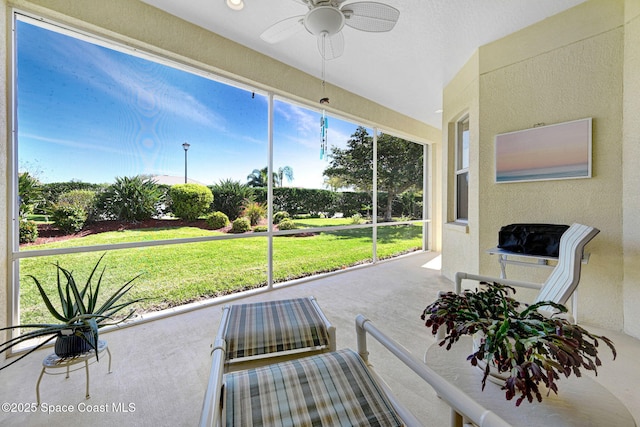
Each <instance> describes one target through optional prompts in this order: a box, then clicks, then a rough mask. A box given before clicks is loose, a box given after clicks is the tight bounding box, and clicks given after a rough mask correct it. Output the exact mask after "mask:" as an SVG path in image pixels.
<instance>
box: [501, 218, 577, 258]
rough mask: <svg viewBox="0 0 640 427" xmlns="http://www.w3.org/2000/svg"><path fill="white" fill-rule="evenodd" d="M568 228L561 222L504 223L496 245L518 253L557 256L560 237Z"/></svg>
mask: <svg viewBox="0 0 640 427" xmlns="http://www.w3.org/2000/svg"><path fill="white" fill-rule="evenodd" d="M568 228H569V226H568V225H562V224H509V225H505V226H504V227H502V228H500V232H499V233H498V247H499V248H500V249H504V250H506V251H510V252H515V253H519V254H527V255H543V256H551V257H557V256H558V250H559V247H560V237H562V234H563V233H564V232H565V231H567V229H568Z"/></svg>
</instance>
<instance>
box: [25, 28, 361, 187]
mask: <svg viewBox="0 0 640 427" xmlns="http://www.w3.org/2000/svg"><path fill="white" fill-rule="evenodd" d="M17 83H18V156H19V157H18V161H19V167H20V170H21V171H24V170H28V171H30V172H32V173H34V174H36V176H38V178H39V179H40V180H41V181H42V182H60V181H69V180H72V179H73V180H80V181H85V182H95V183H104V182H106V183H109V182H113V180H114V178H115V177H117V176H133V175H138V174H150V175H173V176H184V150H183V148H182V144H183V143H184V142H188V143H189V144H190V145H191V147H190V148H189V151H188V172H189V173H188V175H189V178H191V179H195V180H197V181H200V182H202V183H204V184H207V185H209V184H213V183H215V182H219V181H220V180H222V179H228V178H230V179H234V180H238V181H241V182H245V181H246V178H247V175H249V174H250V173H251V172H252V170H253V169H260V168H263V167H265V166H266V165H267V102H268V100H267V98H266V96H263V95H261V94H258V93H256V94H255V95H253V94H252V92H250V91H247V90H244V89H239V88H236V87H233V86H229V85H226V84H222V83H218V82H216V81H214V80H212V79H210V78H205V77H203V76H200V75H196V74H193V73H189V72H187V71H184V70H179V69H177V68H173V67H170V66H167V65H162V64H159V63H157V62H153V61H150V60H148V59H143V58H140V57H137V56H133V55H130V54H126V53H121V52H118V51H115V50H112V49H108V48H105V47H102V46H98V45H96V44H92V43H89V42H87V41H83V40H80V39H77V38H74V37H70V36H67V35H63V34H61V33H57V32H54V31H50V30H48V29H44V28H41V27H39V26H36V25H32V24H30V23H26V22H22V21H19V22H18V64H17ZM356 127H357V125H356V124H353V123H348V122H344V121H342V120H338V119H336V118H333V117H331V118H330V120H329V134H328V143H329V146H331V145H335V146H339V147H344V146H345V144H346V141H347V140H348V139H349V137H350V136H351V135H352V134H353V132H354V131H355V129H356ZM370 133H371V131H370ZM327 164H328V163H327V161H326V160H321V159H320V113H319V112H318V111H312V110H309V109H306V108H302V107H299V106H296V105H293V104H290V103H288V102H285V101H282V100H276V102H275V107H274V160H273V165H274V168H276V169H277V168H278V167H282V166H290V167H291V168H292V169H293V173H294V180H293V182H291V183H287V182H285V185H290V186H296V187H306V188H322V182H323V177H322V171H323V170H324V168H325V167H326V166H327Z"/></svg>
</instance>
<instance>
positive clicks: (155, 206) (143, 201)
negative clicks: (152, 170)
mask: <svg viewBox="0 0 640 427" xmlns="http://www.w3.org/2000/svg"><path fill="white" fill-rule="evenodd" d="M161 203H162V192H161V191H160V190H159V188H158V186H157V185H156V183H155V182H154V181H153V180H152V179H148V178H144V177H142V176H140V175H138V176H134V177H124V178H120V177H118V178H116V181H115V182H114V183H113V184H111V185H110V186H109V187H107V189H106V190H105V191H104V192H103V193H101V194H100V195H99V196H98V202H97V205H98V209H99V211H100V213H101V215H103V216H104V217H105V219H111V220H121V221H144V220H145V219H150V218H153V217H154V216H155V215H156V214H157V213H158V212H159V211H160V207H161Z"/></svg>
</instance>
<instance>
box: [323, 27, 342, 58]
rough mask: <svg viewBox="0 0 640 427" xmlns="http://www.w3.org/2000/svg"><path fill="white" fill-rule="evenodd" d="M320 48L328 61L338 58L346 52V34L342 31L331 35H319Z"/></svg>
mask: <svg viewBox="0 0 640 427" xmlns="http://www.w3.org/2000/svg"><path fill="white" fill-rule="evenodd" d="M318 50H319V51H320V54H321V55H322V57H323V58H324V59H326V60H327V61H329V60H331V59H336V58H338V57H340V56H342V54H343V53H344V36H343V35H342V31H340V32H338V33H336V34H334V35H332V36H329V35H321V36H319V37H318Z"/></svg>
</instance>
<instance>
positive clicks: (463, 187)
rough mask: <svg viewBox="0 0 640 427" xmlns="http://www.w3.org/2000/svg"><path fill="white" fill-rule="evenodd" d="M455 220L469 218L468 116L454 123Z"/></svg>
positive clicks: (466, 219)
mask: <svg viewBox="0 0 640 427" xmlns="http://www.w3.org/2000/svg"><path fill="white" fill-rule="evenodd" d="M455 191H456V206H455V212H456V221H465V222H466V221H468V219H469V116H465V117H463V118H462V119H461V120H460V121H458V122H457V123H456V189H455Z"/></svg>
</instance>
